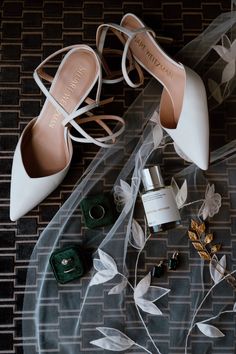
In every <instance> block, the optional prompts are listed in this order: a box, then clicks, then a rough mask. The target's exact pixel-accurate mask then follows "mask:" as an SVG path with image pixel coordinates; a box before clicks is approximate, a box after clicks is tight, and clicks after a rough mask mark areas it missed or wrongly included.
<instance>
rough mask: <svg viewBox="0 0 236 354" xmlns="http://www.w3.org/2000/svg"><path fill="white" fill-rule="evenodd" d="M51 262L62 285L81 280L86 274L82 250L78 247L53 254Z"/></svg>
mask: <svg viewBox="0 0 236 354" xmlns="http://www.w3.org/2000/svg"><path fill="white" fill-rule="evenodd" d="M49 262H50V265H51V267H52V270H53V273H54V275H55V278H56V280H57V281H58V283H61V284H65V283H67V282H69V281H72V280H74V279H78V278H81V277H82V276H83V274H84V272H85V266H84V262H83V257H82V255H81V250H80V249H79V247H77V246H69V247H65V248H61V249H60V250H57V251H55V252H53V253H52V255H51V257H50V260H49Z"/></svg>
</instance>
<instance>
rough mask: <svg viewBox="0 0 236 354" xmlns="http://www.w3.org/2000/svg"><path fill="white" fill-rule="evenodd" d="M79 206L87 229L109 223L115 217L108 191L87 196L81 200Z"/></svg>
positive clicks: (113, 205)
mask: <svg viewBox="0 0 236 354" xmlns="http://www.w3.org/2000/svg"><path fill="white" fill-rule="evenodd" d="M80 207H81V209H82V213H83V216H84V223H85V226H86V227H88V228H89V229H95V228H97V227H102V226H107V225H111V224H112V223H114V222H115V220H116V217H117V211H116V207H115V203H114V200H113V197H112V196H111V195H110V194H109V193H101V194H96V195H91V196H88V197H86V198H84V199H83V200H82V202H81V203H80Z"/></svg>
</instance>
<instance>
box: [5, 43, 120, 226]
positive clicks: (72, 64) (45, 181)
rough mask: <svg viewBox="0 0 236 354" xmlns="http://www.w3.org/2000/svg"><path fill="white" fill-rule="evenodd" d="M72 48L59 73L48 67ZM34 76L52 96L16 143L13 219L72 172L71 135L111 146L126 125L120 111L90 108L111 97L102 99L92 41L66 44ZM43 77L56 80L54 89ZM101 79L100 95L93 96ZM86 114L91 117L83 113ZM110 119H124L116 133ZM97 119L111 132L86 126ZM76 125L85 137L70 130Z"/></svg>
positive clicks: (96, 57)
mask: <svg viewBox="0 0 236 354" xmlns="http://www.w3.org/2000/svg"><path fill="white" fill-rule="evenodd" d="M64 52H67V54H66V55H65V56H64V58H63V60H62V62H61V64H60V66H59V68H58V70H57V72H56V75H55V77H52V76H50V75H49V74H47V73H46V72H45V71H44V66H45V64H46V63H47V62H48V61H49V60H50V59H51V58H53V57H55V56H57V55H58V54H61V53H64ZM34 79H35V81H36V83H37V84H38V85H39V87H40V88H41V90H42V91H43V93H44V94H45V96H46V101H45V103H44V106H43V108H42V111H41V113H40V115H39V117H38V118H35V119H33V120H32V121H31V122H30V123H29V124H28V125H27V126H26V128H25V129H24V131H23V133H22V135H21V137H20V139H19V141H18V144H17V146H16V150H15V154H14V158H13V165H12V177H11V196H10V219H11V220H12V221H15V220H17V219H19V218H20V217H21V216H23V215H24V214H26V213H27V212H28V211H30V210H31V209H33V208H34V207H35V206H36V205H38V204H39V203H40V202H41V201H42V200H43V199H45V198H46V197H47V196H48V195H49V194H50V193H51V192H52V191H53V190H54V189H55V188H56V187H57V186H58V185H59V184H60V183H61V181H62V180H63V178H64V177H65V175H66V173H67V172H68V169H69V166H70V163H71V158H72V153H73V147H72V142H71V140H75V141H77V142H82V143H94V144H96V145H98V146H100V147H106V148H109V147H110V146H111V145H112V144H114V143H115V142H116V138H117V137H118V136H119V135H120V134H121V133H122V132H123V130H124V124H125V123H124V120H123V119H122V118H120V117H118V116H110V115H109V116H108V115H107V116H106V115H100V116H96V115H93V114H92V113H90V110H91V109H93V108H95V107H98V106H100V105H103V104H107V103H109V102H111V100H112V99H107V100H103V101H101V100H100V93H101V85H102V74H101V64H100V59H99V57H98V55H97V54H96V53H95V52H94V51H93V49H92V48H90V47H88V46H86V45H75V46H70V47H67V48H63V49H61V50H59V51H57V52H56V53H54V54H52V55H50V56H49V57H48V58H47V59H45V60H44V61H43V62H42V63H41V64H40V65H39V66H38V68H37V69H36V70H35V72H34ZM42 79H44V80H46V81H48V82H50V83H51V87H50V90H49V91H48V89H47V88H46V86H45V85H44V83H43V81H42ZM96 84H97V93H96V98H95V100H92V99H91V98H89V97H88V95H89V93H90V91H91V90H92V88H93V87H94V86H95V85H96ZM84 102H85V103H86V105H84V106H83V107H81V105H82V104H83V103H84ZM84 114H86V116H85V117H83V115H84ZM107 121H113V122H117V123H119V125H120V127H119V129H118V130H116V131H115V132H114V133H113V132H112V130H111V129H110V128H109V126H108V125H107V124H106V122H107ZM89 122H95V123H97V124H98V125H99V126H100V127H101V128H103V129H104V131H105V132H106V134H107V135H105V136H104V135H102V136H101V137H98V138H94V137H92V136H91V135H89V134H88V133H87V132H86V131H85V130H84V129H83V128H82V125H84V124H86V123H89ZM70 127H73V128H74V129H75V130H77V131H78V133H79V136H78V137H77V136H74V135H72V133H71V132H70Z"/></svg>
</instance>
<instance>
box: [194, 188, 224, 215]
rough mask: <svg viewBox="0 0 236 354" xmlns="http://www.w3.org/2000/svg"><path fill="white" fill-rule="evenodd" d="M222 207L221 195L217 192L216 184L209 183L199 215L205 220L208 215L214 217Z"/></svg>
mask: <svg viewBox="0 0 236 354" xmlns="http://www.w3.org/2000/svg"><path fill="white" fill-rule="evenodd" d="M220 207H221V195H220V194H219V193H215V185H214V184H212V185H210V184H208V185H207V187H206V191H205V199H204V202H203V203H202V205H201V207H200V209H199V212H198V215H199V216H202V217H203V220H205V219H206V218H207V217H208V216H210V217H212V216H214V215H215V214H217V213H218V212H219V210H220Z"/></svg>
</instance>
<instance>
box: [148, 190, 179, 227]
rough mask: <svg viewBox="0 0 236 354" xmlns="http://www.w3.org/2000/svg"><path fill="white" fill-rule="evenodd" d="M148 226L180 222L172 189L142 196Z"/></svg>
mask: <svg viewBox="0 0 236 354" xmlns="http://www.w3.org/2000/svg"><path fill="white" fill-rule="evenodd" d="M142 201H143V206H144V210H145V214H146V217H147V222H148V226H155V225H161V224H166V223H168V222H172V221H177V220H180V215H179V210H178V208H177V204H176V201H175V198H174V194H173V191H172V188H163V189H160V190H158V191H150V192H148V193H145V194H143V195H142Z"/></svg>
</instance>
